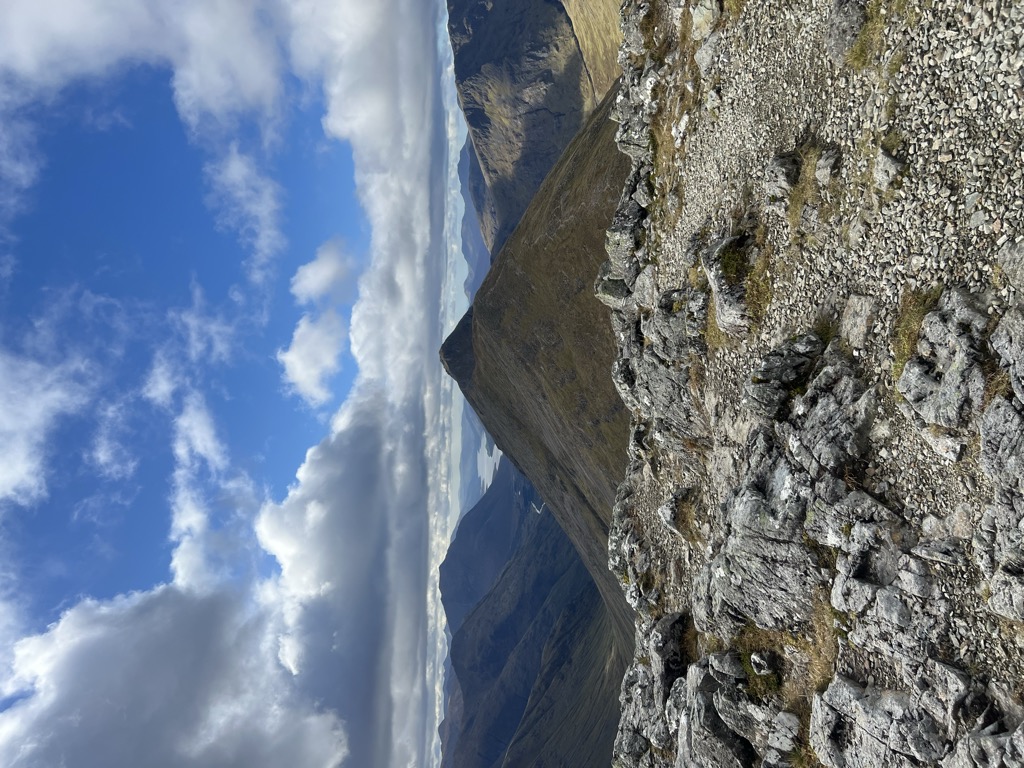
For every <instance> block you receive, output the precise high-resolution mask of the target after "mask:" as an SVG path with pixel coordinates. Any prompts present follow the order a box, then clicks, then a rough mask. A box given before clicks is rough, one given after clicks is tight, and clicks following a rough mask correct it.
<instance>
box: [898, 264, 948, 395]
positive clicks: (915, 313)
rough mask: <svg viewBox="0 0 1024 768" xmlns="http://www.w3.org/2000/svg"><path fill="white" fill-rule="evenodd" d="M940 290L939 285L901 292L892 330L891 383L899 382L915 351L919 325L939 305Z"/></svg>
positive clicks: (940, 286) (940, 285)
mask: <svg viewBox="0 0 1024 768" xmlns="http://www.w3.org/2000/svg"><path fill="white" fill-rule="evenodd" d="M942 290H943V285H942V284H941V283H939V284H938V285H936V286H934V287H932V288H930V289H928V290H927V291H912V290H906V291H904V292H903V298H902V299H901V300H900V306H899V310H898V312H897V315H896V323H895V327H894V329H893V338H892V354H893V366H892V379H893V381H898V380H899V378H900V376H901V375H902V374H903V369H904V368H905V367H906V365H907V361H908V360H910V358H911V357H912V356H913V354H914V351H915V350H916V349H917V337H918V336H919V335H920V333H921V323H922V322H923V321H924V316H925V315H927V314H928V313H929V312H931V311H932V310H933V309H935V305H936V304H938V303H939V297H940V296H941V295H942Z"/></svg>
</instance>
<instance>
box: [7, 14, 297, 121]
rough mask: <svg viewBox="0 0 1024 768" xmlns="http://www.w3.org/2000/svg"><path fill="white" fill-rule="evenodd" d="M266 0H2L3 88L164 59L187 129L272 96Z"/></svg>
mask: <svg viewBox="0 0 1024 768" xmlns="http://www.w3.org/2000/svg"><path fill="white" fill-rule="evenodd" d="M272 7H273V4H271V3H252V2H247V0H148V1H147V2H117V1H116V0H55V2H49V3H45V4H41V3H37V2H33V0H7V1H6V2H5V3H4V24H3V25H2V27H0V70H2V71H4V73H5V74H6V75H7V79H8V80H9V81H10V85H9V89H10V91H9V92H12V93H14V94H19V95H20V94H23V93H24V92H26V91H29V92H33V93H38V92H47V93H51V94H52V93H55V92H57V91H59V90H60V89H61V88H63V87H65V86H66V85H67V84H68V83H69V82H72V81H74V80H77V79H80V78H93V77H102V76H105V75H108V74H110V73H111V72H112V71H114V70H115V69H116V68H117V67H119V66H122V65H124V64H125V63H147V64H155V65H160V66H168V67H170V68H171V69H172V70H173V83H174V94H175V101H176V102H177V105H178V110H179V112H181V114H182V117H183V118H184V119H185V121H186V122H187V123H188V124H189V125H190V126H192V127H193V128H195V127H197V126H198V125H199V124H200V122H201V121H202V120H203V119H204V117H207V116H210V117H212V118H214V119H217V120H220V121H224V120H229V119H230V118H231V117H232V116H234V115H237V114H239V113H241V112H245V111H248V110H254V109H258V110H264V111H266V110H269V109H271V108H272V107H273V105H274V104H275V102H276V100H277V99H278V97H279V96H280V89H281V82H280V55H279V50H278V45H277V42H276V40H275V36H274V33H273V30H272V28H271V27H270V23H271V21H272V19H271V18H269V16H270V14H268V13H267V11H268V10H272Z"/></svg>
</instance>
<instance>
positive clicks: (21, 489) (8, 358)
mask: <svg viewBox="0 0 1024 768" xmlns="http://www.w3.org/2000/svg"><path fill="white" fill-rule="evenodd" d="M89 378H90V377H89V375H88V367H87V366H86V365H85V364H84V363H83V362H82V361H79V360H75V359H71V360H67V361H64V362H59V363H57V364H53V365H48V364H46V363H42V362H38V361H36V360H33V359H31V358H28V357H24V356H22V355H18V354H15V353H12V352H9V351H5V350H3V349H0V445H3V446H4V450H3V460H2V461H0V503H2V502H13V503H15V504H21V505H25V504H31V503H33V502H36V501H38V500H40V499H42V498H44V497H45V496H46V485H47V471H46V458H47V454H48V453H49V452H50V451H51V450H52V446H50V445H49V437H50V435H51V434H52V432H53V431H54V429H55V428H56V426H57V424H58V422H59V420H60V419H61V418H62V417H65V416H67V415H69V414H74V413H78V412H80V411H82V410H83V409H84V407H85V406H86V405H87V404H88V402H89V400H90V381H89Z"/></svg>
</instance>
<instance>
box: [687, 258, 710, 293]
mask: <svg viewBox="0 0 1024 768" xmlns="http://www.w3.org/2000/svg"><path fill="white" fill-rule="evenodd" d="M686 279H687V282H689V283H690V287H691V288H697V289H700V290H703V289H705V288H707V287H708V277H707V275H706V274H704V269H703V267H701V265H700V262H698V263H696V264H694V265H693V266H692V267H690V268H689V269H688V270H687V271H686Z"/></svg>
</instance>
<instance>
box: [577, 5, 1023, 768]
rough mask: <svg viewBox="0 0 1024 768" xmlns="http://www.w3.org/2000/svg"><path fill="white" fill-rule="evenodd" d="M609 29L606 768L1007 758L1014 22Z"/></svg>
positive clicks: (821, 9)
mask: <svg viewBox="0 0 1024 768" xmlns="http://www.w3.org/2000/svg"><path fill="white" fill-rule="evenodd" d="M622 25H623V46H622V49H621V50H620V56H619V61H620V63H621V64H622V67H623V73H624V75H623V87H622V89H621V91H620V95H619V97H618V102H617V105H616V119H617V120H618V122H619V123H620V126H619V132H618V142H619V146H620V148H621V150H622V151H623V152H624V153H626V154H627V155H628V156H629V157H630V158H631V161H632V172H631V174H630V177H629V180H628V181H627V185H626V188H625V189H624V190H623V195H622V199H621V202H620V205H619V209H618V211H617V213H616V217H615V220H614V222H613V224H612V227H611V228H610V230H609V232H608V237H607V243H606V245H607V251H608V257H609V261H608V263H607V264H606V266H605V269H604V270H603V271H602V275H601V277H600V278H599V280H598V285H597V287H596V288H597V293H598V296H599V297H600V298H601V299H602V301H604V303H605V304H606V305H607V306H608V307H609V310H610V314H611V323H612V327H613V329H614V331H615V334H616V338H617V341H618V345H619V358H618V360H617V361H616V363H615V366H614V371H613V378H614V381H615V383H616V387H617V389H618V391H619V393H620V395H621V396H622V398H623V401H624V402H625V404H626V406H627V407H628V408H629V410H630V411H631V413H632V436H631V439H630V441H629V469H628V473H627V476H626V478H625V479H624V481H623V483H622V485H621V486H620V487H619V491H618V495H617V499H616V504H615V508H614V517H613V525H612V529H611V531H610V534H609V565H610V567H611V569H612V571H613V573H614V574H615V575H616V576H617V578H618V580H619V582H620V584H621V585H622V588H623V591H624V593H625V595H626V597H627V600H628V601H629V603H630V604H631V605H632V607H633V608H634V609H635V610H636V616H637V619H636V651H635V656H634V658H633V661H632V664H631V665H630V667H629V668H628V670H627V673H626V676H625V678H624V680H623V685H622V691H621V703H622V712H623V715H622V720H621V722H620V727H619V732H618V737H617V740H616V748H615V765H618V766H623V767H627V766H628V767H630V768H632V767H633V766H636V767H638V768H639V767H641V766H642V767H643V768H654V767H655V766H690V765H695V766H752V765H761V766H778V767H780V768H781V766H814V765H825V766H830V767H831V766H835V767H837V768H838V767H839V766H864V767H865V768H867V767H868V766H879V767H881V768H888V767H889V766H930V765H940V766H950V767H952V766H955V767H956V768H960V767H961V766H962V767H963V768H981V767H982V766H985V767H989V766H990V767H991V768H996V767H997V766H1024V725H1022V723H1024V698H1022V696H1024V367H1022V366H1024V300H1022V299H1024V294H1022V293H1021V291H1024V229H1022V227H1024V220H1022V219H1024V200H1022V190H1024V177H1022V171H1024V160H1022V140H1024V125H1022V117H1024V79H1022V74H1021V72H1022V69H1024V58H1022V54H1021V45H1020V40H1021V39H1024V9H1022V7H1021V6H1020V5H1019V4H1014V3H1010V2H995V1H989V2H982V3H973V2H966V0H940V1H939V2H935V3H928V4H923V3H916V2H914V1H913V0H908V2H906V3H903V2H900V3H897V2H891V3H890V2H886V0H881V2H880V3H877V2H876V3H869V4H866V5H865V4H863V3H858V2H855V1H853V0H851V1H850V2H846V1H845V0H820V1H818V0H814V1H813V2H799V3H796V4H792V3H783V2H774V1H769V2H755V0H749V2H747V3H746V4H744V5H742V6H741V7H740V8H739V9H738V10H737V7H736V6H735V5H733V4H730V5H729V6H727V7H726V6H717V5H714V4H712V5H709V4H708V3H707V2H705V0H697V1H696V2H692V3H690V2H687V1H686V0H626V2H624V3H623V6H622Z"/></svg>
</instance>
